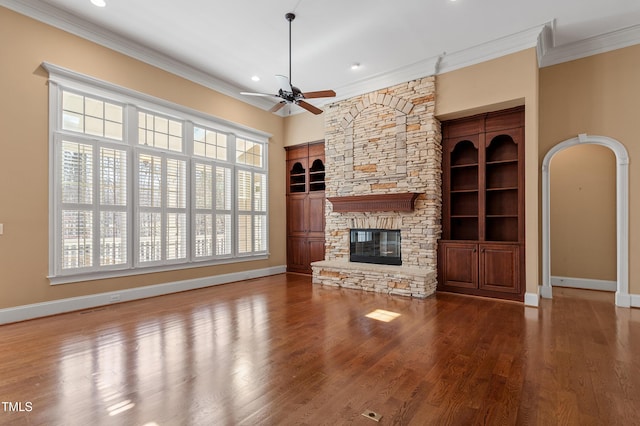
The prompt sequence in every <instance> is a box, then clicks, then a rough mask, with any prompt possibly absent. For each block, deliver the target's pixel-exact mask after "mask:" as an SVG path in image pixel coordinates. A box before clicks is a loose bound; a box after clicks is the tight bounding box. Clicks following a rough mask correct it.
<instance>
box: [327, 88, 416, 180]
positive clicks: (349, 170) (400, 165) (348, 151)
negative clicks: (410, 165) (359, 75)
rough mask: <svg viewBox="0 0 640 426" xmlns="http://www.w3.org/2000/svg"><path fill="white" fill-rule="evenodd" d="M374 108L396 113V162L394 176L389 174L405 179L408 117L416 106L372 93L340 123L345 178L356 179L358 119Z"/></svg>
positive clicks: (394, 177) (386, 95)
mask: <svg viewBox="0 0 640 426" xmlns="http://www.w3.org/2000/svg"><path fill="white" fill-rule="evenodd" d="M373 106H382V107H388V108H390V109H392V110H394V111H395V128H394V130H395V153H396V162H395V170H394V173H393V174H387V175H386V177H387V178H390V179H399V178H404V177H406V175H407V115H408V114H410V113H411V111H412V110H413V108H414V104H413V103H411V102H409V101H407V100H405V99H402V98H401V97H399V96H395V95H392V94H389V93H377V92H374V93H370V94H369V95H366V96H363V98H362V99H361V100H360V102H358V103H357V104H356V105H354V106H353V107H352V108H351V110H350V111H349V112H347V113H346V114H345V115H344V116H343V117H342V120H341V122H340V124H341V126H342V127H343V129H344V137H345V150H344V157H345V169H344V178H345V179H354V178H355V175H354V170H355V169H354V164H355V159H354V146H355V145H354V142H355V137H356V136H355V123H356V122H357V118H358V117H359V116H360V115H361V114H362V112H363V111H366V110H367V109H368V108H371V107H373Z"/></svg>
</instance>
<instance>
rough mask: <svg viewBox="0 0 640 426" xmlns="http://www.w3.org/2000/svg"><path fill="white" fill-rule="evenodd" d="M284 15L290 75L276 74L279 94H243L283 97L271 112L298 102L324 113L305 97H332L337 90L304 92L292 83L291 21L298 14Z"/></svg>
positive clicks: (311, 109)
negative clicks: (287, 32) (286, 25)
mask: <svg viewBox="0 0 640 426" xmlns="http://www.w3.org/2000/svg"><path fill="white" fill-rule="evenodd" d="M284 17H285V19H286V20H287V21H288V22H289V77H288V78H287V77H286V76H284V75H276V79H277V80H278V83H279V85H280V89H279V90H278V93H277V94H269V93H254V92H242V94H243V95H248V96H266V97H273V98H278V99H281V100H280V101H279V102H278V103H277V104H275V105H274V106H273V107H272V108H271V109H270V110H269V111H270V112H274V113H275V112H277V111H279V110H280V109H281V108H282V107H283V106H285V105H287V104H296V105H298V106H299V107H302V108H304V109H305V110H307V111H309V112H311V113H313V114H322V110H321V109H320V108H318V107H316V106H315V105H311V104H310V103H308V102H305V101H304V99H313V98H332V97H335V96H336V92H334V91H333V90H318V91H315V92H303V91H302V90H300V89H299V88H297V87H296V86H294V85H293V84H292V83H291V22H292V21H293V20H294V19H295V18H296V15H295V14H293V13H291V12H289V13H287V14H286V15H284Z"/></svg>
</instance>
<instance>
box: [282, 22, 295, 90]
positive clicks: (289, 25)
mask: <svg viewBox="0 0 640 426" xmlns="http://www.w3.org/2000/svg"><path fill="white" fill-rule="evenodd" d="M284 17H285V18H286V19H287V21H289V83H290V84H292V85H293V83H291V22H292V21H293V20H294V19H296V15H295V14H294V13H292V12H289V13H287V14H286V15H284Z"/></svg>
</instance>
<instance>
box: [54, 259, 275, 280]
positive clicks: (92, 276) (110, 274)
mask: <svg viewBox="0 0 640 426" xmlns="http://www.w3.org/2000/svg"><path fill="white" fill-rule="evenodd" d="M266 259H269V254H268V253H266V254H260V255H253V256H242V257H232V258H226V259H216V260H208V261H202V262H189V263H178V264H170V265H159V266H148V267H137V268H127V269H112V270H109V271H100V272H88V273H78V274H73V275H55V276H48V277H47V278H48V279H49V284H51V285H58V284H70V283H78V282H83V281H94V280H102V279H106V278H120V277H130V276H135V275H144V274H152V273H156V272H168V271H179V270H182V269H193V268H203V267H207V266H215V265H227V264H231V263H242V262H252V261H255V260H266Z"/></svg>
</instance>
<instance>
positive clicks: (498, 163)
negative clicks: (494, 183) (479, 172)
mask: <svg viewBox="0 0 640 426" xmlns="http://www.w3.org/2000/svg"><path fill="white" fill-rule="evenodd" d="M486 164H487V166H496V165H500V164H518V160H517V159H513V160H496V161H487V162H486Z"/></svg>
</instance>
